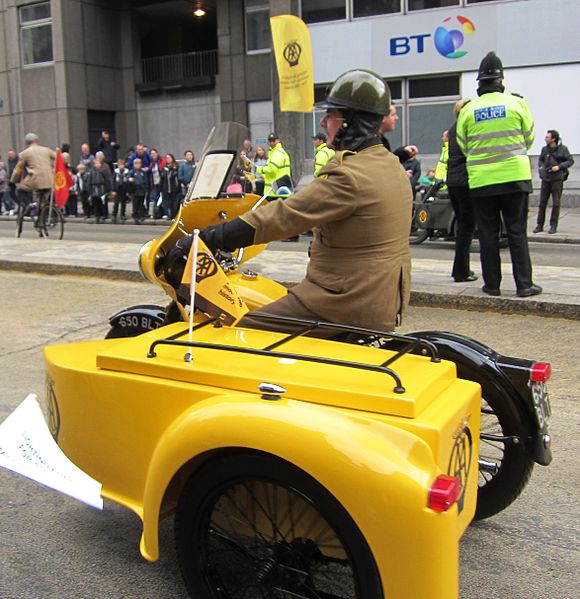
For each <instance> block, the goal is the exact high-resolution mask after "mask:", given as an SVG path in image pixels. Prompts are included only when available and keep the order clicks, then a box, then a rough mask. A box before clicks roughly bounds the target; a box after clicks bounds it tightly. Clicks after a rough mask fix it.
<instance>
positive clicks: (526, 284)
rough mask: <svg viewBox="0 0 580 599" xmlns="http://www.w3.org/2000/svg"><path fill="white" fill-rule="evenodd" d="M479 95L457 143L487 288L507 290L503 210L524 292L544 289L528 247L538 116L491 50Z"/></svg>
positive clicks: (460, 123) (461, 123)
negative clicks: (512, 89) (513, 89)
mask: <svg viewBox="0 0 580 599" xmlns="http://www.w3.org/2000/svg"><path fill="white" fill-rule="evenodd" d="M477 79H478V81H479V87H478V89H477V95H478V96H479V97H478V98H477V99H475V100H472V101H471V102H469V103H468V104H467V105H466V106H465V107H464V108H463V109H462V110H461V112H460V113H459V117H458V119H457V142H458V144H459V146H460V148H461V151H462V152H463V153H464V154H465V156H466V164H467V173H468V178H469V194H470V197H471V198H472V201H473V208H474V211H475V217H476V222H477V226H478V228H479V243H480V257H481V269H482V274H483V280H484V283H485V284H484V286H483V287H482V290H483V292H484V293H487V294H488V295H492V296H498V295H501V291H500V285H501V262H500V254H499V230H500V215H501V216H503V220H504V223H505V227H506V231H507V236H508V243H509V248H510V254H511V259H512V268H513V275H514V279H515V283H516V288H517V291H516V293H517V295H518V296H519V297H529V296H531V295H538V294H540V293H542V288H541V287H540V286H539V285H535V284H534V282H533V279H532V262H531V260H530V252H529V248H528V238H527V217H528V195H529V194H530V192H531V191H532V181H531V179H532V173H531V167H530V159H529V157H528V155H527V152H528V150H529V149H530V148H531V146H532V143H533V141H534V121H533V118H532V114H531V112H530V109H529V108H528V106H527V104H526V102H525V100H524V99H523V98H522V97H521V96H518V95H517V94H506V93H505V91H504V90H505V88H504V86H503V65H502V63H501V60H500V59H499V58H498V57H497V56H496V54H495V53H494V52H489V53H488V54H487V55H486V56H485V58H484V59H483V60H482V61H481V64H480V65H479V72H478V76H477Z"/></svg>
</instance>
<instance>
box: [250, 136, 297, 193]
mask: <svg viewBox="0 0 580 599" xmlns="http://www.w3.org/2000/svg"><path fill="white" fill-rule="evenodd" d="M268 145H269V146H270V151H269V152H268V162H267V163H266V164H265V165H264V166H257V167H256V172H257V173H258V174H260V175H262V176H263V177H264V193H267V194H268V195H269V196H275V195H276V191H277V190H278V188H279V187H282V186H286V187H288V188H290V189H292V170H291V165H290V156H289V155H288V152H286V150H285V149H284V148H283V146H282V142H281V141H280V138H279V137H278V135H276V133H273V132H272V133H270V135H268Z"/></svg>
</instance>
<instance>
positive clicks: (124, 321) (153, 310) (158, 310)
mask: <svg viewBox="0 0 580 599" xmlns="http://www.w3.org/2000/svg"><path fill="white" fill-rule="evenodd" d="M164 319H165V308H164V307H163V306H155V305H153V304H142V305H138V306H131V307H130V308H124V309H123V310H121V311H120V312H117V313H116V314H114V315H113V316H111V317H110V318H109V324H110V325H111V326H112V327H116V328H121V329H125V330H127V331H128V332H129V334H128V335H127V336H129V337H134V336H136V335H141V333H146V332H147V331H152V330H154V329H157V328H159V327H160V326H161V325H162V324H163V321H164Z"/></svg>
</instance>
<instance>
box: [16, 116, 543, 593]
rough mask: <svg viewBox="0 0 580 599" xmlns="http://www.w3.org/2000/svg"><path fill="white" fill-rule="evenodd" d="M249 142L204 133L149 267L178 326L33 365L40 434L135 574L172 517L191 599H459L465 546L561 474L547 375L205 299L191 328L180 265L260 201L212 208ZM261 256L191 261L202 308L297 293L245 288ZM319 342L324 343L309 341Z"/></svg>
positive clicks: (121, 334)
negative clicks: (236, 319) (204, 289)
mask: <svg viewBox="0 0 580 599" xmlns="http://www.w3.org/2000/svg"><path fill="white" fill-rule="evenodd" d="M247 137H248V131H247V129H246V128H245V127H243V126H241V125H239V124H236V123H222V124H221V125H219V126H217V127H215V128H214V130H213V131H212V133H211V134H210V137H209V138H208V141H207V143H206V147H205V148H204V151H203V157H202V160H201V164H200V166H199V168H198V169H197V170H196V174H195V177H194V179H193V181H192V183H191V185H190V187H189V189H188V192H187V195H186V198H185V201H184V205H183V206H182V208H181V210H180V213H179V215H178V218H177V219H176V220H175V221H174V222H173V223H172V225H171V226H170V228H169V229H168V230H167V231H166V232H165V233H164V234H163V235H162V236H161V237H159V238H157V239H153V240H151V241H150V242H148V243H147V244H145V246H144V247H143V248H142V250H141V253H140V256H139V265H140V268H141V272H142V273H143V275H144V277H145V278H146V279H147V280H149V281H151V282H153V283H155V284H156V285H160V286H161V287H162V288H163V289H164V290H165V292H166V293H167V295H168V296H169V298H170V300H171V303H170V304H169V306H168V307H167V308H164V307H162V306H154V305H149V306H135V307H132V308H127V309H126V310H123V311H121V312H120V313H118V314H116V315H115V316H114V317H112V318H111V329H110V331H109V333H108V335H107V337H108V338H107V339H97V340H92V341H83V342H77V343H70V344H61V345H54V346H49V347H46V348H45V350H44V352H45V369H46V393H45V394H44V402H43V406H44V410H45V418H44V421H43V422H45V423H46V427H47V428H48V431H44V432H46V434H47V436H48V438H49V439H50V436H51V435H52V439H53V440H54V442H56V444H57V445H58V447H57V448H55V449H58V450H59V451H60V452H62V453H64V455H65V456H66V457H67V458H68V459H69V460H70V461H72V462H73V463H74V464H75V465H76V467H77V468H79V469H80V470H81V471H82V472H84V473H85V474H86V475H88V476H89V477H90V478H91V479H92V483H95V484H96V486H97V488H98V494H99V500H100V501H101V503H102V498H107V499H109V500H112V501H114V502H116V503H118V504H120V505H122V506H125V507H127V508H128V509H131V510H132V511H134V512H135V513H136V514H137V515H138V516H139V518H140V519H141V520H142V524H143V529H142V536H141V542H140V552H141V554H142V556H143V557H144V558H145V559H147V560H149V561H155V560H156V559H157V558H158V556H159V550H160V548H159V534H158V532H159V522H160V520H161V519H162V518H164V517H166V516H170V515H174V516H175V519H174V521H175V543H176V551H177V556H178V560H179V565H180V568H181V572H182V574H183V578H184V581H185V584H186V587H187V589H188V591H189V593H190V595H191V596H192V597H208V598H210V597H211V598H212V599H222V598H223V599H247V598H254V597H266V596H267V597H280V598H281V597H293V598H296V599H315V598H318V597H325V598H327V599H417V598H418V597H420V598H421V599H457V597H458V594H459V582H458V581H459V542H460V539H461V536H462V535H463V533H464V531H465V530H466V528H467V526H468V525H469V524H470V522H471V521H472V519H473V518H474V517H476V518H485V517H487V516H491V515H493V514H495V513H497V512H499V511H500V510H502V509H504V508H505V507H506V506H507V505H509V504H510V503H511V502H512V501H514V499H515V498H516V497H517V496H518V495H519V493H520V492H521V490H522V489H523V488H524V486H525V484H526V483H527V481H528V478H529V476H530V473H531V471H532V466H533V464H534V462H539V463H541V464H548V463H549V462H550V460H551V453H550V436H549V432H548V418H549V415H550V410H549V402H548V396H547V389H546V382H547V381H548V379H549V376H550V366H549V364H547V363H537V362H533V361H532V360H527V359H522V358H513V357H508V356H503V355H500V354H498V353H497V352H495V351H493V350H492V349H490V348H489V347H486V346H485V345H483V344H481V343H478V342H477V341H474V340H472V339H469V338H466V337H462V336H459V335H455V334H453V333H447V332H441V331H423V332H418V333H415V334H413V335H401V334H397V333H393V332H385V331H378V330H374V329H365V328H360V327H354V326H349V325H343V324H340V323H329V322H319V321H313V320H304V319H298V318H290V317H286V319H283V318H282V317H274V316H272V315H268V314H264V313H262V314H261V315H260V314H259V313H257V312H254V315H253V316H254V318H255V319H258V321H260V320H262V321H263V322H264V327H260V328H248V327H244V326H243V321H242V323H239V324H236V325H234V326H231V325H226V324H224V323H223V322H222V320H221V318H220V315H221V314H222V313H218V315H214V316H211V317H210V316H209V315H208V314H207V313H205V312H204V310H202V309H200V306H201V305H202V304H201V300H200V299H199V298H200V293H199V291H200V289H198V293H195V294H194V298H197V299H198V301H197V302H194V307H193V311H191V304H190V305H189V308H190V313H188V306H187V305H186V303H187V302H185V300H184V298H183V297H182V290H181V287H182V284H183V279H182V278H181V272H183V270H184V265H183V259H182V257H181V258H180V261H177V260H176V261H173V260H172V256H175V254H176V252H171V250H172V248H173V247H174V246H175V243H176V242H177V241H178V240H179V239H180V238H182V237H183V236H185V235H189V234H190V233H191V231H192V230H194V229H195V228H197V229H201V228H203V227H205V226H207V225H209V224H211V223H216V222H220V221H224V220H228V219H231V218H234V217H236V216H238V215H240V214H242V213H244V212H246V211H247V210H249V209H252V208H253V209H257V210H260V209H261V203H263V202H264V201H266V198H258V197H257V196H253V195H249V194H248V195H240V194H235V195H234V196H233V197H229V196H228V194H227V192H226V191H224V190H225V189H226V187H227V182H228V181H230V180H231V173H232V169H233V168H234V165H235V160H236V155H237V152H236V150H237V148H240V147H242V142H243V139H245V138H247ZM194 247H195V246H194ZM261 249H263V247H262V246H260V247H255V246H254V247H249V248H246V249H245V250H243V251H242V250H238V251H236V252H234V253H233V254H219V255H218V256H217V259H218V260H219V263H218V262H216V260H214V257H213V256H212V255H211V254H210V253H209V251H205V250H202V253H201V254H200V256H198V260H197V261H196V262H195V269H193V268H192V270H191V271H188V272H191V273H193V271H194V270H195V280H196V285H197V287H196V288H198V287H199V288H201V286H202V283H203V282H205V283H207V280H206V279H211V278H212V277H214V276H215V277H216V278H218V277H221V279H222V282H221V283H219V285H218V287H217V288H216V287H212V289H214V290H215V289H217V290H218V292H217V295H219V293H222V295H221V296H220V297H222V299H223V297H224V295H223V294H225V297H226V301H227V300H228V298H229V300H232V301H235V300H234V299H233V298H234V297H235V294H234V293H233V290H234V289H235V290H237V292H238V294H239V295H240V296H241V297H242V298H243V300H244V301H245V303H246V304H247V306H248V307H249V308H250V309H252V310H256V309H258V308H260V307H261V306H264V305H266V304H268V303H269V302H271V301H273V300H276V299H277V298H280V297H282V296H283V295H284V294H286V293H287V290H286V289H285V288H284V287H282V286H281V285H279V284H278V283H276V282H274V281H271V280H269V279H267V278H264V277H261V276H260V275H258V274H256V273H252V272H248V271H245V272H244V271H241V270H242V269H240V268H239V267H240V265H241V264H243V263H244V262H245V261H246V260H248V258H250V257H252V256H253V255H256V253H257V252H259V251H261ZM180 265H181V266H180ZM220 266H221V269H223V271H224V272H226V273H227V276H225V275H224V276H222V275H223V273H222V272H220ZM240 271H241V272H240ZM198 277H199V279H200V280H199V281H197V279H198ZM223 279H225V281H224V280H223ZM192 287H193V284H192ZM190 289H191V288H190ZM205 299H206V300H207V299H208V298H207V297H205ZM214 300H216V297H215V296H214ZM206 310H207V311H210V310H209V309H207V307H206ZM212 313H213V311H212ZM272 319H278V320H285V322H286V324H287V323H288V321H290V322H291V323H292V325H293V326H294V327H295V328H296V330H295V332H293V333H291V334H288V333H281V332H276V331H272V330H270V329H271V327H268V326H266V325H267V324H268V322H269V321H270V324H271V320H272ZM184 321H188V324H186V322H184ZM320 330H324V332H325V333H331V334H333V335H334V337H333V338H332V339H326V338H324V339H321V338H318V337H316V336H310V333H317V332H319V331H320ZM25 401H26V400H25ZM36 407H37V408H38V404H37V405H36ZM478 440H479V442H478ZM91 488H93V485H91ZM69 493H71V492H70V491H69ZM73 496H75V495H73Z"/></svg>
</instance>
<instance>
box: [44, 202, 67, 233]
mask: <svg viewBox="0 0 580 599" xmlns="http://www.w3.org/2000/svg"><path fill="white" fill-rule="evenodd" d="M38 227H39V231H40V232H41V233H42V235H43V236H44V237H50V238H52V239H62V237H63V235H64V217H63V216H62V212H61V211H60V210H59V209H58V208H57V207H56V206H54V205H52V206H51V205H46V206H43V207H42V210H41V211H40V214H39V215H38Z"/></svg>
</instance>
